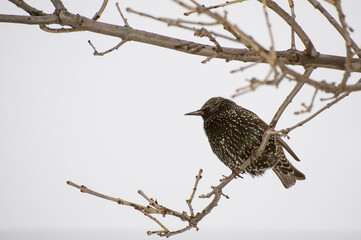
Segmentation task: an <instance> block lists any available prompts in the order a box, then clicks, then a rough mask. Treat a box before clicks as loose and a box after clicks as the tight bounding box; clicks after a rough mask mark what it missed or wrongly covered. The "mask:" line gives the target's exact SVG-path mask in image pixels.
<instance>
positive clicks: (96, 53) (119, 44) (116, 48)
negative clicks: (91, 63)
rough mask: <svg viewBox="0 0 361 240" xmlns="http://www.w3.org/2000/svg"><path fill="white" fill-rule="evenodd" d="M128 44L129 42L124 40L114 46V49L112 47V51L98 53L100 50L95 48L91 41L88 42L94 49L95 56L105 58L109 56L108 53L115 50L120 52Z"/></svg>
mask: <svg viewBox="0 0 361 240" xmlns="http://www.w3.org/2000/svg"><path fill="white" fill-rule="evenodd" d="M126 42H128V40H125V39H123V40H122V41H121V42H120V43H118V44H117V45H116V46H114V47H112V48H110V49H108V50H106V51H104V52H98V50H97V49H96V48H95V46H94V45H93V43H92V42H91V41H90V40H88V43H89V45H90V46H91V47H92V48H93V50H94V53H93V55H94V56H104V55H105V54H108V53H110V52H113V51H114V50H118V49H119V48H120V47H121V46H122V45H124V44H125V43H126Z"/></svg>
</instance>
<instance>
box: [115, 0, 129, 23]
mask: <svg viewBox="0 0 361 240" xmlns="http://www.w3.org/2000/svg"><path fill="white" fill-rule="evenodd" d="M115 5H116V6H117V9H118V12H119V14H120V16H121V17H122V19H123V22H124V26H125V27H130V25H129V23H128V20H127V19H126V18H125V17H124V15H123V13H122V10H120V7H119V3H118V2H116V3H115Z"/></svg>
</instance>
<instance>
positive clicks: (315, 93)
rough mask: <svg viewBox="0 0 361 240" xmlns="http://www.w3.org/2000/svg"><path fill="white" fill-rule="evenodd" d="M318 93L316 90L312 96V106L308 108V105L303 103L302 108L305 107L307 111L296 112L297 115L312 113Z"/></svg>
mask: <svg viewBox="0 0 361 240" xmlns="http://www.w3.org/2000/svg"><path fill="white" fill-rule="evenodd" d="M317 92H318V89H317V88H316V90H315V92H314V94H313V96H312V99H311V102H310V104H309V105H308V106H307V105H306V103H302V104H301V106H302V107H304V108H305V109H302V110H300V111H296V112H295V114H296V115H298V114H302V113H308V112H311V110H312V107H313V103H314V102H315V99H316V95H317Z"/></svg>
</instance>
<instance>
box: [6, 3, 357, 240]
mask: <svg viewBox="0 0 361 240" xmlns="http://www.w3.org/2000/svg"><path fill="white" fill-rule="evenodd" d="M34 2H36V1H34ZM49 2H50V1H49ZM100 2H101V1H89V2H88V1H77V3H71V1H64V3H65V4H66V6H67V8H68V10H70V11H73V12H74V13H77V12H79V13H80V14H82V15H85V16H89V17H90V16H93V14H94V13H95V11H97V10H98V8H99V6H100ZM296 4H299V3H298V2H296ZM325 4H326V3H325ZM120 5H121V7H122V8H123V9H124V8H125V7H132V8H134V9H136V10H140V11H144V12H147V13H151V14H154V15H155V16H170V17H172V16H181V14H182V13H183V9H181V8H179V7H178V6H177V5H175V4H173V3H171V2H170V1H166V0H157V1H141V0H137V1H134V0H133V1H121V2H120ZM35 6H37V7H38V8H40V9H44V8H45V9H47V10H46V11H48V12H51V11H52V10H51V9H52V6H51V4H50V3H48V2H47V1H42V2H41V4H40V3H37V5H35ZM297 6H298V8H296V14H297V17H298V18H299V19H301V18H305V19H306V20H304V21H301V20H300V22H301V25H302V26H303V27H304V29H305V31H306V32H308V33H309V34H310V36H311V38H312V39H313V40H314V44H315V46H316V48H317V50H318V51H320V52H323V53H327V54H342V55H344V52H345V47H344V45H343V44H342V41H341V40H340V38H339V36H338V35H337V34H335V31H334V30H333V29H331V28H327V27H323V26H325V25H324V24H326V20H324V19H322V18H321V17H319V16H318V12H317V11H315V10H314V9H313V8H312V7H310V6H309V5H307V4H305V5H304V6H303V5H296V7H297ZM343 8H344V11H345V14H346V20H347V21H348V23H349V25H350V26H351V27H352V28H353V29H354V33H353V34H352V36H353V38H354V40H355V41H356V42H357V43H360V40H361V25H360V24H359V11H360V9H361V3H360V2H359V1H357V2H356V3H355V2H352V3H350V1H345V2H343ZM0 9H1V10H0V12H1V13H8V14H10V13H12V14H19V13H20V14H23V13H22V12H21V11H20V10H18V9H17V8H16V7H15V6H13V5H12V4H10V3H7V2H6V1H2V2H1V3H0ZM235 9H236V10H237V11H238V12H234V13H232V12H230V19H234V21H235V22H237V24H238V26H239V27H241V28H242V29H244V30H245V31H246V32H247V33H250V34H254V35H253V36H254V38H255V39H256V40H258V41H259V42H261V43H262V44H263V45H264V46H265V47H268V46H269V40H268V39H269V37H268V34H267V31H266V30H265V26H264V25H265V20H264V17H263V15H262V7H261V6H260V5H259V4H258V3H254V1H248V2H246V3H242V5H240V7H237V8H235ZM331 12H332V13H334V11H331ZM125 14H126V17H127V18H128V20H129V23H130V24H131V26H132V27H134V28H137V29H142V30H146V31H154V32H157V33H160V34H164V35H169V36H175V37H178V38H184V39H190V40H193V41H198V42H205V43H208V41H207V39H196V38H194V37H193V36H192V33H190V32H185V31H181V30H179V29H175V28H169V27H166V26H164V25H162V24H159V23H157V22H154V21H151V20H148V19H145V18H142V17H138V16H135V15H131V14H128V13H125ZM257 14H258V15H257ZM232 17H233V18H232ZM250 19H251V20H250ZM100 21H104V22H110V23H114V24H122V21H121V18H120V17H119V14H118V13H117V11H116V8H115V6H114V2H113V1H110V3H109V5H108V8H107V10H106V11H105V13H104V15H103V17H102V18H101V19H100ZM250 21H254V23H252V24H250ZM272 27H273V29H274V31H275V35H276V33H278V34H277V37H276V42H277V45H276V48H277V50H285V49H287V48H288V47H289V30H287V28H286V27H284V26H283V25H282V24H281V23H280V22H279V21H278V20H277V19H276V18H272ZM0 32H1V33H2V34H1V40H0V41H1V44H0V50H1V58H0V66H1V67H0V69H1V71H0V114H1V115H0V116H1V117H0V163H1V167H0V189H1V198H0V212H1V214H0V234H1V232H4V231H6V230H15V231H17V232H21V231H24V230H74V229H75V230H76V229H78V230H79V229H80V230H90V229H92V230H111V229H114V230H122V229H127V228H128V229H137V231H135V230H134V231H133V232H132V233H130V237H133V238H135V236H140V237H144V236H145V232H146V231H147V230H156V229H158V228H159V227H158V226H157V225H155V224H154V223H153V222H151V221H150V220H149V219H147V218H145V217H144V216H143V215H142V214H140V213H139V212H136V211H134V210H133V209H131V208H128V207H125V206H118V205H117V204H114V203H112V202H109V201H105V200H102V199H98V198H96V197H93V196H90V195H85V194H81V193H80V192H78V190H76V189H74V188H72V187H70V186H68V185H66V181H67V180H71V181H74V182H76V183H78V184H84V185H86V186H87V187H89V188H92V189H93V190H97V191H100V192H102V193H105V194H108V195H111V196H114V197H121V198H123V199H126V200H130V201H135V202H137V203H142V204H146V202H145V201H143V199H142V197H141V196H140V195H138V194H137V190H138V189H142V190H143V191H144V192H145V193H146V194H148V196H150V197H154V198H157V199H158V201H159V202H160V203H161V204H164V205H166V206H168V207H170V208H174V209H176V210H179V211H183V210H187V205H186V204H185V199H187V198H188V197H189V195H190V193H191V190H192V188H193V182H194V176H195V175H196V174H197V172H198V170H199V169H200V168H202V169H203V170H204V174H203V179H202V181H201V183H200V187H199V193H206V192H208V191H209V189H210V188H209V187H210V186H211V185H215V184H217V183H218V179H219V178H220V177H221V175H222V174H229V173H230V170H229V169H227V168H226V167H225V166H223V164H222V163H221V162H220V161H219V160H218V159H217V158H216V156H215V155H213V153H212V152H211V149H210V147H209V144H208V141H207V139H206V136H205V134H204V133H203V126H202V120H201V119H200V118H196V117H185V116H184V113H186V112H190V111H193V110H197V109H199V108H200V107H201V106H202V105H203V103H204V102H205V101H206V100H207V99H209V98H210V97H213V96H223V97H227V98H229V97H230V96H231V94H232V93H234V90H235V89H236V88H238V87H241V86H244V85H245V84H246V82H245V81H244V80H245V79H250V78H251V77H254V76H256V77H259V78H261V77H263V76H265V74H266V72H267V70H268V69H267V68H265V67H264V66H262V65H260V66H259V67H256V68H252V69H249V70H247V71H244V72H241V73H237V74H230V71H231V70H234V69H236V68H237V67H240V66H245V64H243V63H239V62H231V63H225V61H222V60H212V61H210V62H209V63H207V64H201V61H202V60H204V58H203V57H199V56H191V55H186V54H183V53H179V52H175V51H171V50H168V49H163V48H159V47H155V46H149V45H145V44H141V43H136V42H128V43H126V44H125V45H124V46H122V47H121V48H120V49H119V50H118V51H116V52H114V53H111V54H108V55H106V56H104V57H94V56H93V54H92V53H93V51H92V49H91V47H90V46H89V45H88V43H87V41H88V40H91V41H92V42H93V44H95V46H96V47H97V48H98V50H106V49H109V48H111V47H113V46H114V45H115V44H117V43H118V42H119V40H118V39H115V38H112V37H107V36H100V35H96V34H91V33H83V32H79V33H71V34H49V33H45V32H42V31H41V30H40V29H39V28H38V27H36V26H25V25H15V24H4V23H1V24H0ZM227 44H228V46H234V44H229V43H225V45H227ZM298 46H300V47H301V45H300V44H298ZM312 76H313V77H314V78H317V77H319V78H321V79H327V80H328V81H337V80H339V79H340V78H341V77H342V72H339V71H330V70H329V71H324V70H316V72H315V74H314V75H312ZM359 77H360V74H354V75H353V78H352V79H353V80H352V81H355V79H357V78H359ZM293 85H294V83H288V82H283V83H282V84H281V85H280V87H279V89H278V90H275V89H274V88H272V87H264V88H260V89H259V90H257V91H256V92H252V93H249V94H246V95H243V96H241V97H238V98H236V99H234V100H235V101H236V102H237V103H238V104H240V105H242V106H244V107H246V108H248V109H250V110H252V111H254V112H255V113H257V114H258V115H259V116H260V117H261V118H263V119H264V120H265V121H266V122H269V121H270V120H271V119H272V117H273V114H274V113H275V112H276V110H277V109H278V107H279V105H280V104H281V103H282V101H283V100H284V98H285V97H286V95H287V94H288V92H289V91H290V89H292V87H293ZM312 94H313V90H312V89H311V88H310V87H305V88H304V89H303V90H302V92H301V93H300V95H299V96H297V97H296V98H295V100H294V101H293V102H292V105H291V106H290V108H288V109H287V110H286V112H285V114H284V115H283V116H282V118H281V120H280V121H279V124H278V129H281V128H285V127H289V126H291V125H294V124H295V123H297V122H299V121H301V120H303V119H304V118H305V117H306V116H307V115H301V116H295V115H293V114H292V113H293V112H294V111H296V110H299V109H300V104H301V102H304V101H306V102H307V103H308V101H309V100H310V97H311V96H312ZM327 96H328V95H322V94H320V95H318V98H320V97H327ZM360 100H361V94H360V93H353V94H351V95H350V96H349V97H347V98H346V99H344V100H343V101H342V102H339V103H338V104H337V105H335V106H334V107H332V108H331V109H329V110H327V111H326V112H324V113H322V114H321V115H320V116H318V117H317V118H316V119H315V120H313V121H312V122H310V123H308V124H306V125H305V126H303V127H302V128H299V129H297V130H295V131H293V132H291V134H290V137H291V139H290V140H289V141H288V143H289V145H290V146H291V147H292V148H293V150H294V151H295V152H296V154H297V155H298V156H299V158H300V159H301V162H299V163H298V162H297V163H294V165H295V166H296V167H297V168H298V169H299V170H301V171H302V172H303V173H304V174H305V175H306V181H302V182H297V184H296V185H295V186H294V187H292V188H291V189H288V190H286V189H285V188H284V187H283V186H282V184H281V183H280V181H279V180H278V178H277V176H276V175H275V174H274V173H273V172H272V171H269V172H267V173H266V174H265V175H264V176H263V177H260V178H252V177H250V176H248V175H246V176H245V178H244V179H238V180H235V181H233V182H232V183H231V184H230V185H229V186H228V187H227V188H225V193H226V194H227V195H229V196H230V197H231V198H230V199H229V200H226V199H222V200H221V201H220V203H219V206H218V207H217V208H216V209H215V210H214V211H213V212H212V213H211V214H210V215H208V216H207V217H206V218H205V219H204V220H202V221H201V222H200V224H199V227H200V232H199V233H198V232H195V231H194V230H191V231H190V232H188V233H186V234H185V235H183V236H178V237H176V238H177V239H186V238H187V239H188V238H196V237H202V236H206V234H207V233H209V231H210V230H212V231H215V232H218V233H219V232H220V231H222V230H225V229H228V230H230V231H234V232H245V231H248V230H257V231H259V230H276V231H280V230H282V231H284V230H287V231H301V232H302V231H311V230H321V231H325V232H330V231H348V232H352V231H358V233H357V234H358V235H357V234H356V233H355V234H356V235H352V236H361V233H360V226H361V205H360V202H361V175H360V173H359V170H360V168H361V161H360V155H359V152H360V150H359V149H360V144H361V124H360V122H361V110H360ZM324 104H325V103H324V102H320V101H317V103H316V106H315V109H318V108H320V107H322V106H323V105H324ZM206 203H208V201H207V200H202V199H195V202H194V205H195V207H196V210H201V207H202V206H204V204H206ZM162 220H163V221H164V222H165V223H168V220H164V219H162ZM181 224H182V223H181ZM168 226H169V227H170V228H171V229H174V228H176V227H179V226H180V225H179V222H178V221H177V220H176V221H174V220H173V219H169V224H168ZM181 226H183V225H181ZM139 233H141V235H139ZM143 233H144V234H143ZM142 234H143V235H142ZM113 237H114V238H115V237H116V238H117V239H118V237H121V235H115V236H113ZM154 238H155V237H154ZM229 238H230V239H236V238H239V236H237V235H235V236H233V235H232V236H230V237H229Z"/></svg>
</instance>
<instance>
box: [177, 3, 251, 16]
mask: <svg viewBox="0 0 361 240" xmlns="http://www.w3.org/2000/svg"><path fill="white" fill-rule="evenodd" d="M244 1H246V0H235V1H227V2H225V3H222V4H218V5H214V6H210V7H207V9H216V8H221V7H227V6H229V5H232V4H235V3H241V2H244ZM196 12H197V11H196V10H192V11H190V12H186V13H184V15H185V16H189V15H191V14H192V13H196Z"/></svg>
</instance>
